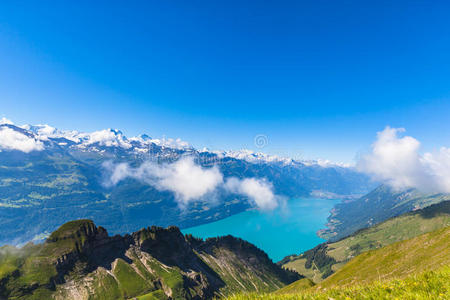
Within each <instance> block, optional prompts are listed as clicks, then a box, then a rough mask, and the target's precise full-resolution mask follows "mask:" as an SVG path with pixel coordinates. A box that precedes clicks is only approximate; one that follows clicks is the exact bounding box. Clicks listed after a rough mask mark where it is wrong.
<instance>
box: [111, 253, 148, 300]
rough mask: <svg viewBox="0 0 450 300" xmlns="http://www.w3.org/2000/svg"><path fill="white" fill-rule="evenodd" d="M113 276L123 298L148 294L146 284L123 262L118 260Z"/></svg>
mask: <svg viewBox="0 0 450 300" xmlns="http://www.w3.org/2000/svg"><path fill="white" fill-rule="evenodd" d="M114 275H115V276H116V278H117V280H118V281H119V288H120V290H121V291H122V292H123V296H124V298H130V297H134V296H137V295H142V294H143V293H145V292H148V290H149V285H148V283H147V282H146V281H145V280H144V279H143V278H142V277H141V276H139V275H138V274H137V273H136V271H135V270H134V269H133V268H132V267H131V266H130V265H129V264H128V263H126V262H125V261H124V260H122V259H120V258H119V259H118V260H117V263H116V265H115V267H114Z"/></svg>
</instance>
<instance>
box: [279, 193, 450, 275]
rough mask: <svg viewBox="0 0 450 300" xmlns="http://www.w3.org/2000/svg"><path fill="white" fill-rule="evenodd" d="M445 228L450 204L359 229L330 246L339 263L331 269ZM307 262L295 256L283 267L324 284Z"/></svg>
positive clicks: (443, 204)
mask: <svg viewBox="0 0 450 300" xmlns="http://www.w3.org/2000/svg"><path fill="white" fill-rule="evenodd" d="M445 226H450V201H445V202H442V203H439V204H434V205H432V206H429V207H426V208H424V209H421V210H418V211H415V212H411V213H406V214H403V215H401V216H399V217H396V218H392V219H389V220H387V221H385V222H383V223H380V224H378V225H376V226H373V227H370V228H367V229H363V230H360V231H358V232H356V233H355V234H353V235H351V236H349V237H347V238H344V239H342V240H340V241H338V242H334V243H329V244H328V245H327V251H326V254H327V255H328V256H330V257H331V258H334V259H335V261H336V263H335V264H333V266H332V269H333V271H337V270H339V269H340V268H341V267H342V266H344V265H345V263H346V262H347V261H349V260H350V259H352V258H353V257H355V256H357V255H358V254H360V253H363V252H365V251H368V250H372V249H377V248H381V247H384V246H387V245H390V244H392V243H395V242H398V241H402V240H406V239H410V238H413V237H415V236H418V235H420V234H423V233H426V232H431V231H433V230H437V229H439V228H442V227H445ZM305 263H306V258H304V257H303V256H302V255H299V256H292V257H291V258H290V261H289V262H287V263H285V264H283V267H285V268H289V269H294V270H296V271H298V272H299V273H300V274H303V275H305V276H306V277H308V278H311V279H313V280H314V281H315V282H320V281H322V280H323V279H322V273H321V272H320V271H319V270H318V269H317V268H316V267H315V265H314V264H313V265H312V267H311V268H306V267H305Z"/></svg>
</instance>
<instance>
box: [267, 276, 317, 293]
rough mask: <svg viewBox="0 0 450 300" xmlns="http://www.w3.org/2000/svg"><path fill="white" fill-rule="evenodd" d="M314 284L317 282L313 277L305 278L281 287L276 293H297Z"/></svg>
mask: <svg viewBox="0 0 450 300" xmlns="http://www.w3.org/2000/svg"><path fill="white" fill-rule="evenodd" d="M314 285H315V284H314V282H313V281H312V280H311V279H309V278H303V279H300V280H297V281H295V282H293V283H291V284H289V285H287V286H285V287H283V288H281V289H279V290H278V291H276V292H275V294H295V293H298V292H299V291H303V290H307V289H309V288H310V287H313V286H314Z"/></svg>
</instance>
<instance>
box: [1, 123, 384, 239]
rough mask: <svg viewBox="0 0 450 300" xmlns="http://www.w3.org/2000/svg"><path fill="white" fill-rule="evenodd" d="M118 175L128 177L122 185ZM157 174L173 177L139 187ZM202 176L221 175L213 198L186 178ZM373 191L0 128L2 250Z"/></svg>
mask: <svg viewBox="0 0 450 300" xmlns="http://www.w3.org/2000/svg"><path fill="white" fill-rule="evenodd" d="M185 157H189V158H191V160H192V162H188V167H191V168H193V170H194V171H195V172H190V171H191V170H188V171H186V172H185V173H186V174H185V177H187V178H188V179H189V180H191V181H188V183H187V184H185V185H181V186H175V187H174V186H173V185H176V184H177V183H179V182H180V180H179V178H178V177H176V176H178V175H179V174H178V173H176V172H179V170H178V169H176V170H175V171H174V170H173V169H174V168H176V167H177V166H175V167H174V163H176V162H178V161H181V160H182V159H183V158H185ZM143 166H146V167H148V166H150V167H149V168H150V169H149V168H147V169H144V170H143ZM181 167H182V168H184V167H185V165H182V166H181ZM121 170H122V171H123V170H125V171H126V172H128V173H126V175H123V174H122V175H123V176H122V177H120V176H119V179H120V180H119V179H117V178H118V177H117V176H118V175H117V174H118V172H119V171H121ZM142 170H143V171H142ZM149 170H150V171H149ZM141 171H142V172H141ZM181 171H183V170H181ZM133 172H134V173H133ZM139 172H140V173H139ZM145 172H147V173H145ZM152 172H153V173H158V174H160V176H166V175H167V173H169V176H171V175H172V173H174V172H175V175H176V176H175V177H174V178H172V177H171V178H167V177H163V178H162V179H161V178H157V179H156V182H155V179H154V178H153V177H151V178H150V179H149V178H144V179H143V178H140V177H139V176H140V175H142V174H144V175H149V173H152ZM171 172H172V173H171ZM202 172H211V174H214V175H216V177H217V178H218V179H217V182H222V183H221V184H222V185H221V186H220V187H219V188H215V189H209V187H208V186H206V187H204V186H201V185H200V184H199V181H195V178H194V179H192V178H190V177H192V174H197V173H200V175H202ZM119 173H120V172H119ZM161 174H162V175H161ZM208 175H209V173H208ZM150 176H153V174H150ZM209 177H210V176H208V178H209ZM181 181H182V180H181ZM213 184H215V183H214V182H213ZM244 184H247V185H246V186H244ZM375 186H376V183H374V182H372V181H371V180H370V179H369V178H368V177H367V176H365V175H363V174H361V173H359V172H357V171H356V170H355V169H353V168H351V167H348V166H343V165H339V164H331V163H329V162H323V161H319V162H311V161H296V160H292V159H285V158H279V157H276V156H269V155H265V154H262V153H253V152H251V151H248V150H242V151H237V152H232V151H208V150H206V149H203V150H196V149H194V148H193V147H191V146H189V145H188V144H187V143H185V142H182V141H180V140H173V139H152V138H150V137H149V136H148V135H141V136H138V137H132V138H127V137H126V136H125V135H123V133H122V132H120V131H119V130H111V129H109V130H101V131H97V132H92V133H80V132H77V131H60V130H57V129H55V128H53V127H51V126H48V125H35V126H32V125H24V126H16V125H13V124H7V123H3V124H1V125H0V195H1V197H0V220H1V221H0V226H2V228H3V229H4V230H2V231H1V232H0V244H5V243H10V244H15V245H17V244H23V243H25V242H27V241H29V240H35V241H38V240H43V239H45V237H46V236H48V235H49V234H50V233H51V232H52V231H53V230H55V229H56V228H57V227H58V226H59V225H60V224H62V223H64V222H67V221H70V220H73V219H83V218H88V219H92V220H94V221H95V222H96V224H99V225H101V226H103V227H105V228H107V229H108V230H109V231H110V232H112V233H114V234H118V233H121V234H122V233H126V232H131V231H135V230H138V229H139V228H142V227H145V226H147V225H148V224H155V225H158V226H169V225H176V226H179V227H181V228H186V227H191V226H195V225H199V224H203V223H207V222H212V221H214V220H218V219H221V218H225V217H227V216H230V215H233V214H236V213H239V212H242V211H244V210H246V209H249V208H254V207H258V205H261V203H262V205H266V207H271V206H270V205H271V203H269V202H270V201H274V200H276V199H289V198H292V197H310V196H319V197H342V198H346V199H352V198H355V197H358V196H361V195H362V194H365V193H367V192H368V191H370V190H371V189H373V188H374V187H375ZM252 188H260V190H258V191H263V192H264V193H265V194H267V197H268V199H269V200H267V199H259V198H257V197H258V195H260V194H264V193H259V192H258V193H257V192H255V191H253V190H252ZM185 189H192V190H189V193H186V192H185V191H184V190H185ZM261 189H262V190H261ZM230 191H231V192H230ZM258 201H259V202H258Z"/></svg>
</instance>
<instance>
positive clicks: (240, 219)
mask: <svg viewBox="0 0 450 300" xmlns="http://www.w3.org/2000/svg"><path fill="white" fill-rule="evenodd" d="M338 202H340V200H339V199H315V198H303V199H291V200H289V201H287V203H286V205H284V207H280V208H279V209H276V210H274V211H271V212H262V211H258V210H249V211H245V212H242V213H239V214H236V215H233V216H231V217H228V218H226V219H223V220H220V221H216V222H213V223H209V224H203V225H200V226H195V227H191V228H187V229H183V230H182V231H183V233H191V234H192V235H194V236H197V237H201V238H208V237H216V236H223V235H227V234H231V235H233V236H236V237H240V238H242V239H244V240H247V241H249V242H251V243H253V244H255V245H256V246H258V247H259V248H260V249H262V250H264V251H265V252H266V253H267V254H268V255H269V257H270V258H271V259H272V260H273V261H275V262H276V261H279V260H281V259H282V258H283V257H285V256H287V255H290V254H299V253H301V252H303V251H305V250H308V249H311V248H313V247H314V246H316V245H318V244H320V243H321V242H323V241H324V240H323V239H321V238H319V237H318V236H317V234H316V232H317V231H318V230H319V229H322V228H324V225H325V224H326V222H327V217H328V215H329V212H330V210H331V209H332V208H333V206H334V205H335V204H336V203H338Z"/></svg>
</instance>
